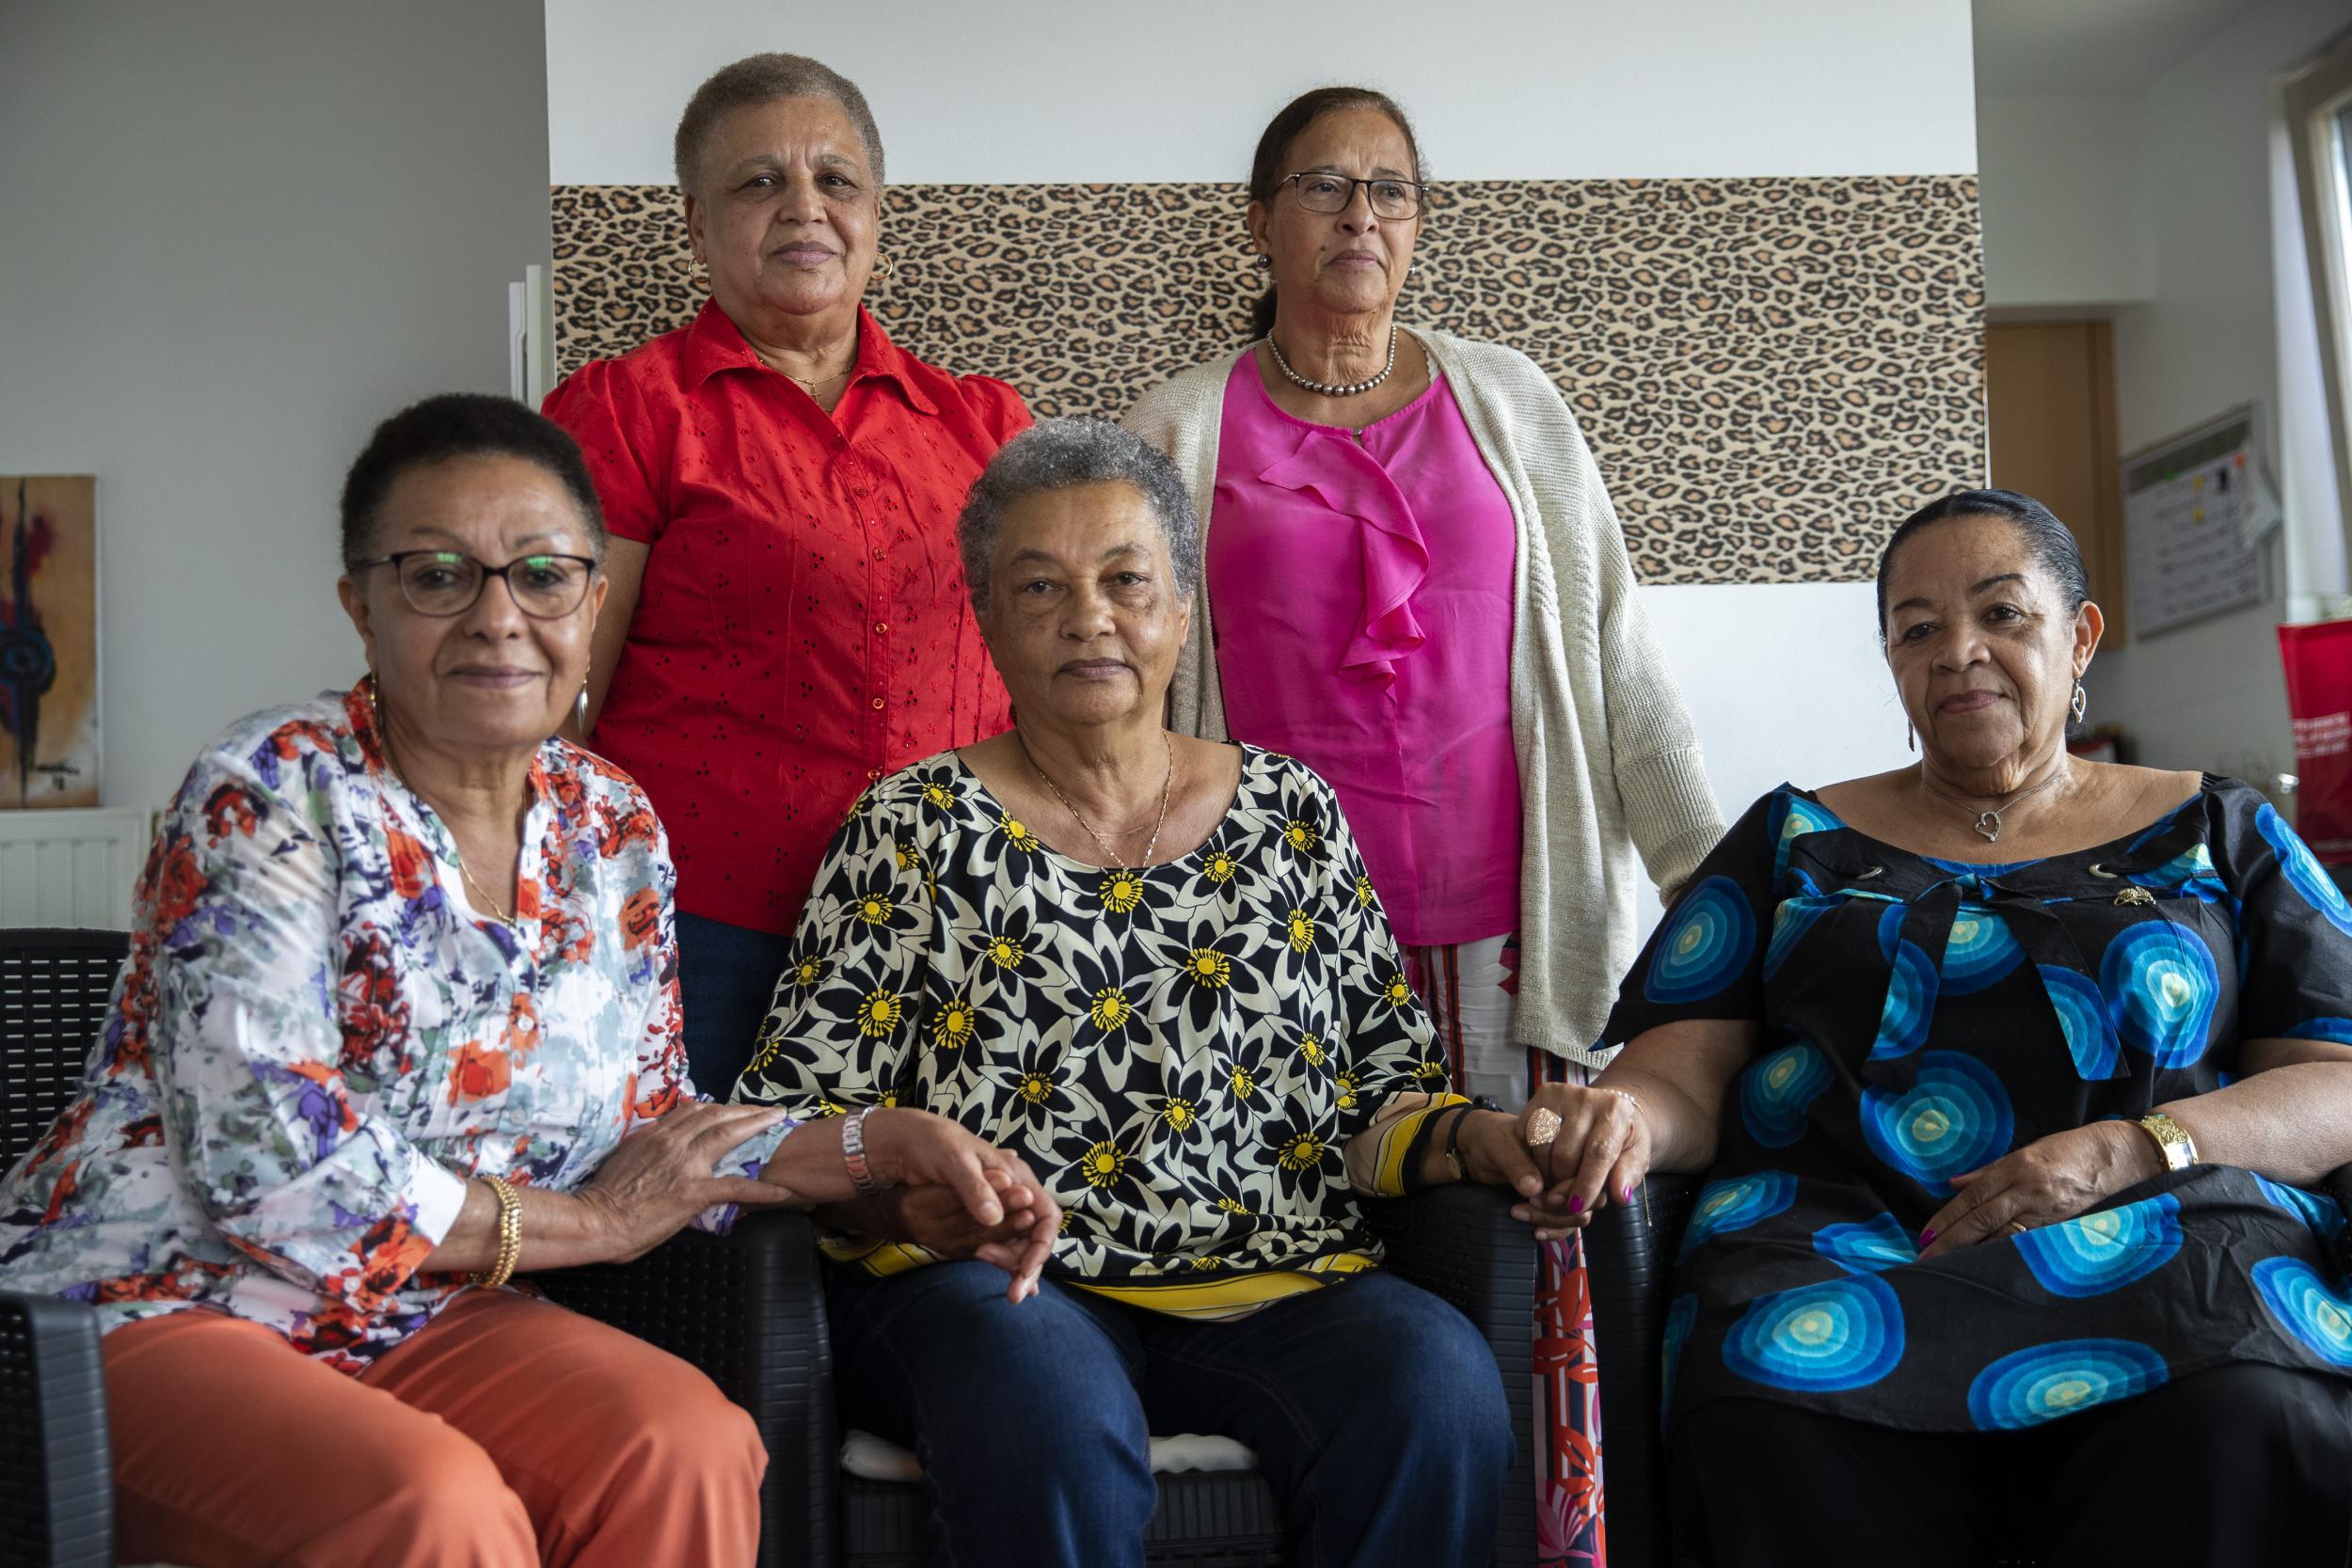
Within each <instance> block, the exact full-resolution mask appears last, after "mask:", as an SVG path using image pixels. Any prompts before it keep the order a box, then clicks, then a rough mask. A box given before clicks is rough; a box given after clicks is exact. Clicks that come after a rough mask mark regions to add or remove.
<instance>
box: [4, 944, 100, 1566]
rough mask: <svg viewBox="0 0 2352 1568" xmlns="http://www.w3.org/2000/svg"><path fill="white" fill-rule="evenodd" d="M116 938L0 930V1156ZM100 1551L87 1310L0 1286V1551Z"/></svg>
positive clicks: (93, 1328) (32, 1127)
mask: <svg viewBox="0 0 2352 1568" xmlns="http://www.w3.org/2000/svg"><path fill="white" fill-rule="evenodd" d="M129 945H130V944H129V941H128V939H127V938H125V937H124V936H123V935H122V933H121V932H119V931H8V932H0V1170H7V1169H8V1168H10V1167H12V1166H13V1165H15V1164H16V1163H17V1161H19V1160H20V1159H22V1158H24V1151H25V1150H26V1149H28V1148H32V1147H33V1145H34V1143H35V1142H36V1141H37V1140H38V1139H39V1138H40V1135H41V1133H42V1132H44V1131H45V1130H47V1128H48V1126H49V1123H50V1122H51V1121H52V1120H53V1119H55V1117H56V1114H57V1112H58V1111H60V1110H62V1109H63V1108H64V1107H65V1105H66V1104H67V1103H68V1102H69V1101H71V1100H72V1098H73V1090H74V1086H75V1085H77V1084H78V1083H79V1082H80V1080H81V1076H82V1064H83V1062H84V1061H85V1060H86V1059H87V1057H88V1055H89V1050H90V1042H91V1041H93V1040H95V1039H96V1038H97V1037H98V1029H99V1025H100V1024H101V1023H103V1022H104V1021H105V1017H106V998H107V995H108V993H109V992H111V991H112V990H113V989H114V982H115V972H116V971H117V970H119V969H120V968H121V967H122V956H123V954H124V952H125V951H127V950H128V948H129ZM114 1560H115V1550H114V1465H113V1462H112V1458H111V1455H110V1450H109V1449H108V1447H107V1443H106V1396H105V1386H104V1384H103V1381H102V1379H101V1376H100V1372H99V1362H98V1315H97V1314H96V1313H94V1312H92V1311H91V1310H90V1309H89V1308H88V1307H81V1306H77V1305H75V1304H74V1303H72V1302H65V1301H58V1300H56V1299H55V1298H53V1297H48V1296H26V1295H18V1294H14V1293H11V1292H5V1291H0V1563H6V1564H9V1565H10V1568H14V1565H15V1564H20V1563H22V1564H27V1565H34V1564H38V1565H40V1568H112V1565H113V1563H114Z"/></svg>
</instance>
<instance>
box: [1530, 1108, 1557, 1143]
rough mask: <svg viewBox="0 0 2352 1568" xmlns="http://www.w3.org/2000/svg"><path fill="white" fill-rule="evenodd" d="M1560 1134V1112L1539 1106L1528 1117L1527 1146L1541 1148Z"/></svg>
mask: <svg viewBox="0 0 2352 1568" xmlns="http://www.w3.org/2000/svg"><path fill="white" fill-rule="evenodd" d="M1559 1135H1560V1113H1559V1112H1557V1111H1552V1110H1547V1109H1544V1108H1542V1107H1540V1106H1539V1107H1537V1109H1536V1112H1535V1114H1534V1116H1532V1117H1528V1118H1527V1147H1528V1148H1543V1147H1544V1145H1546V1144H1548V1143H1549V1142H1551V1141H1552V1140H1553V1139H1554V1138H1557V1137H1558V1136H1559Z"/></svg>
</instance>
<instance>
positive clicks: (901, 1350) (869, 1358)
mask: <svg viewBox="0 0 2352 1568" xmlns="http://www.w3.org/2000/svg"><path fill="white" fill-rule="evenodd" d="M829 1298H830V1301H831V1306H832V1318H833V1337H834V1368H835V1375H836V1376H837V1378H838V1380H839V1383H838V1387H839V1400H840V1406H841V1418H842V1422H843V1424H844V1425H845V1426H858V1427H864V1428H865V1429H866V1430H867V1431H868V1432H872V1433H876V1434H878V1435H880V1436H883V1437H887V1438H889V1439H891V1440H892V1441H893V1442H897V1443H902V1444H904V1445H906V1446H907V1447H909V1448H912V1449H914V1452H915V1455H916V1457H917V1458H919V1459H920V1460H921V1461H922V1465H923V1486H924V1490H925V1491H926V1492H928V1493H929V1494H930V1506H931V1561H932V1563H933V1564H934V1565H939V1568H946V1565H948V1564H953V1565H956V1568H982V1565H987V1564H996V1563H1003V1564H1008V1565H1010V1564H1020V1565H1022V1568H1142V1563H1143V1560H1144V1557H1143V1536H1144V1529H1145V1528H1146V1527H1147V1526H1148V1525H1149V1524H1150V1523H1151V1520H1152V1506H1153V1503H1154V1502H1155V1500H1156V1495H1157V1488H1156V1485H1155V1483H1154V1482H1153V1481H1152V1471H1151V1465H1150V1463H1149V1460H1148V1457H1147V1450H1148V1444H1149V1440H1150V1435H1151V1433H1155V1432H1156V1433H1163V1434H1169V1433H1180V1432H1199V1433H1222V1434H1224V1435H1227V1436H1230V1437H1234V1438H1238V1439H1239V1440H1240V1441H1242V1442H1244V1443H1247V1444H1248V1445H1249V1447H1251V1448H1252V1449H1256V1450H1257V1453H1258V1463H1259V1465H1260V1466H1261V1468H1262V1469H1263V1472H1264V1474H1265V1478H1266V1480H1267V1481H1268V1482H1269V1483H1271V1484H1272V1486H1273V1488H1274V1492H1275V1495H1276V1496H1277V1497H1280V1498H1281V1499H1282V1506H1283V1516H1284V1523H1285V1528H1286V1531H1287V1534H1288V1537H1289V1544H1290V1549H1291V1552H1292V1555H1293V1560H1294V1561H1295V1562H1296V1563H1298V1564H1299V1568H1340V1565H1341V1564H1349V1565H1353V1568H1375V1565H1388V1564H1394V1565H1395V1568H1444V1565H1445V1564H1451V1563H1458V1564H1461V1565H1462V1568H1483V1565H1484V1564H1485V1563H1486V1561H1487V1560H1489V1559H1490V1558H1491V1557H1492V1556H1493V1553H1494V1536H1495V1510H1496V1506H1497V1500H1498V1498H1499V1497H1500V1496H1501V1494H1502V1485H1503V1481H1504V1478H1505V1477H1506V1476H1507V1475H1508V1474H1509V1473H1510V1468H1511V1462H1512V1458H1513V1451H1514V1450H1513V1444H1512V1433H1511V1419H1510V1414H1509V1410H1508V1407H1507V1406H1506V1405H1505V1404H1504V1403H1503V1397H1502V1376H1501V1374H1500V1373H1499V1372H1498V1371H1497V1370H1496V1367H1495V1359H1494V1355H1493V1353H1492V1352H1490V1351H1489V1350H1488V1349H1487V1346H1486V1341H1485V1340H1484V1339H1481V1338H1479V1337H1478V1334H1477V1331H1476V1330H1474V1329H1472V1328H1471V1327H1470V1323H1469V1320H1467V1319H1465V1318H1464V1317H1463V1316H1462V1315H1461V1314H1460V1313H1459V1312H1456V1311H1455V1310H1454V1308H1453V1307H1449V1306H1447V1305H1446V1304H1445V1303H1444V1302H1442V1301H1439V1300H1438V1298H1437V1297H1436V1296H1433V1295H1431V1294H1430V1293H1429V1292H1428V1291H1423V1290H1421V1289H1420V1288H1419V1287H1417V1286H1413V1285H1408V1284H1406V1282H1405V1281H1403V1280H1401V1279H1398V1278H1397V1277H1395V1276H1394V1275H1391V1274H1388V1273H1386V1272H1375V1273H1372V1274H1369V1275H1360V1276H1358V1277H1356V1278H1353V1279H1350V1280H1348V1281H1346V1282H1345V1283H1343V1284H1340V1285H1334V1286H1329V1287H1327V1288H1325V1289H1323V1290H1319V1291H1308V1292H1306V1293H1305V1294H1302V1295H1296V1296H1292V1297H1289V1298H1287V1299H1285V1300H1282V1301H1279V1302H1277V1303H1276V1304H1275V1305H1273V1306H1271V1307H1265V1308H1263V1309H1262V1310H1260V1311H1259V1312H1257V1313H1255V1314H1253V1315H1251V1316H1249V1317H1247V1318H1243V1319H1241V1320H1239V1321H1238V1322H1234V1323H1189V1322H1186V1321H1185V1320H1184V1319H1182V1318H1173V1317H1168V1316H1167V1315H1165V1314H1162V1313H1157V1312H1149V1311H1145V1310H1143V1309H1141V1308H1139V1307H1124V1306H1120V1305H1119V1304H1118V1303H1115V1302H1109V1301H1105V1300H1104V1299H1103V1298H1102V1297H1100V1296H1096V1295H1092V1294H1089V1292H1087V1291H1079V1290H1074V1289H1072V1288H1071V1287H1069V1286H1066V1285H1062V1284H1059V1283H1057V1282H1056V1281H1053V1280H1048V1281H1046V1283H1045V1286H1044V1289H1043V1290H1042V1291H1041V1292H1040V1293H1039V1294H1038V1295H1037V1296H1035V1297H1034V1298H1032V1299H1030V1300H1028V1301H1025V1302H1023V1303H1022V1304H1021V1305H1020V1306H1018V1307H1009V1306H1008V1305H1007V1304H1006V1302H1005V1276H1004V1275H1003V1274H1002V1273H1000V1272H999V1271H998V1270H996V1269H995V1268H993V1266H991V1265H989V1264H986V1263H980V1262H972V1261H967V1262H960V1263H935V1264H932V1265H930V1267H928V1268H919V1269H914V1270H910V1271H909V1272H907V1273H904V1274H898V1275H891V1276H889V1277H888V1278H884V1279H875V1278H871V1277H869V1276H867V1275H864V1274H862V1273H860V1272H858V1271H856V1270H852V1269H836V1270H834V1271H833V1281H832V1285H831V1288H830V1291H829ZM1513 1370H1514V1372H1515V1373H1517V1374H1518V1375H1522V1376H1523V1375H1525V1374H1524V1370H1522V1369H1516V1368H1515V1369H1513Z"/></svg>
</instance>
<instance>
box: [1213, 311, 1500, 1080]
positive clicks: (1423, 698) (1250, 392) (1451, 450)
mask: <svg viewBox="0 0 2352 1568" xmlns="http://www.w3.org/2000/svg"><path fill="white" fill-rule="evenodd" d="M1217 451H1218V462H1217V483H1216V499H1215V505H1216V514H1217V521H1218V527H1217V530H1216V532H1215V533H1212V534H1211V535H1209V538H1208V545H1207V571H1208V584H1209V592H1210V594H1212V595H1213V596H1214V597H1215V599H1216V610H1217V620H1218V630H1219V634H1220V635H1219V640H1218V643H1217V661H1218V663H1219V665H1220V666H1221V667H1222V668H1223V670H1224V671H1225V680H1224V687H1225V721H1226V724H1227V726H1228V727H1229V728H1230V729H1231V730H1232V733H1233V734H1234V735H1236V736H1248V738H1249V741H1250V743H1251V744H1252V745H1257V746H1263V747H1265V748H1267V749H1268V750H1270V751H1276V752H1284V753H1286V754H1288V755H1290V756H1295V757H1297V758H1299V759H1300V760H1301V761H1304V762H1306V763H1308V764H1309V765H1310V766H1311V767H1312V768H1314V769H1315V770H1316V771H1317V772H1319V773H1321V774H1322V775H1323V776H1324V778H1325V779H1327V780H1328V781H1329V782H1330V784H1331V785H1332V786H1333V787H1334V788H1335V789H1337V790H1338V791H1339V794H1340V800H1342V802H1343V804H1344V806H1345V808H1346V811H1347V820H1348V822H1349V824H1350V825H1351V826H1352V827H1353V828H1354V829H1355V831H1356V834H1357V837H1358V839H1359V841H1360V842H1361V843H1362V845H1363V847H1364V860H1365V863H1366V864H1367V865H1368V866H1369V867H1370V869H1371V872H1372V882H1373V886H1374V887H1375V888H1376V889H1377V890H1378V891H1379V894H1380V901H1381V903H1382V904H1383V905H1385V906H1386V907H1387V909H1388V911H1389V924H1390V925H1391V926H1392V927H1395V930H1396V934H1397V938H1398V940H1399V941H1401V942H1404V943H1406V946H1407V947H1408V948H1422V949H1433V948H1448V947H1462V946H1474V945H1476V944H1478V943H1480V942H1488V941H1490V940H1491V941H1492V942H1500V940H1501V939H1502V938H1503V937H1504V936H1505V935H1507V934H1508V933H1510V932H1512V931H1515V930H1517V929H1518V922H1519V768H1518V758H1517V757H1516V756H1515V755H1514V754H1513V753H1512V750H1511V694H1510V690H1509V688H1508V683H1507V682H1506V681H1504V680H1503V679H1502V678H1500V677H1501V676H1502V673H1503V672H1505V671H1507V670H1508V669H1509V668H1510V663H1511V574H1512V569H1513V567H1514V566H1515V564H1516V555H1517V551H1516V550H1515V548H1514V540H1513V536H1512V527H1511V504H1510V502H1508V501H1507V500H1505V499H1503V497H1502V491H1501V490H1499V489H1497V488H1496V487H1495V484H1494V482H1493V481H1492V480H1490V479H1489V478H1488V477H1487V475H1486V464H1485V462H1484V461H1483V460H1482V459H1481V458H1480V457H1479V455H1478V445H1477V443H1476V442H1474V441H1473V440H1471V439H1470V427H1469V426H1468V425H1466V424H1464V423H1463V422H1462V411H1461V409H1460V407H1459V406H1457V405H1456V404H1455V403H1454V399H1453V398H1451V397H1450V396H1448V395H1447V393H1446V387H1445V383H1444V382H1443V381H1442V380H1438V379H1434V378H1433V379H1432V380H1431V381H1430V383H1429V385H1428V386H1427V387H1425V388H1422V390H1421V392H1420V393H1418V394H1417V395H1416V396H1415V397H1414V398H1413V400H1412V401H1411V402H1410V403H1407V404H1406V405H1405V406H1404V407H1402V408H1400V409H1398V410H1397V411H1396V412H1395V413H1393V414H1391V415H1389V416H1388V417H1387V418H1385V419H1381V420H1375V421H1374V422H1372V423H1370V424H1367V425H1366V426H1364V427H1363V429H1361V430H1353V429H1349V428H1347V427H1345V426H1341V425H1327V424H1317V423H1315V422H1314V421H1312V420H1302V419H1300V418H1298V417H1297V416H1296V415H1294V414H1288V413H1285V412H1284V411H1283V410H1282V409H1281V408H1280V407H1279V405H1277V404H1276V403H1275V401H1274V400H1273V398H1271V397H1269V396H1268V395H1267V393H1266V389H1265V387H1264V385H1263V382H1262V381H1261V380H1260V379H1259V376H1258V370H1257V366H1256V365H1255V364H1254V363H1253V362H1252V361H1251V360H1250V359H1249V358H1248V356H1244V357H1243V358H1242V359H1241V360H1240V361H1239V362H1237V363H1236V364H1235V365H1234V367H1233V370H1232V375H1231V376H1230V378H1229V379H1228V381H1227V385H1226V389H1225V416H1224V420H1223V428H1222V430H1221V431H1220V432H1219V435H1218V438H1217ZM1417 503H1418V504H1417ZM1359 580H1360V581H1361V583H1362V591H1361V592H1360V593H1358V592H1355V591H1354V588H1355V584H1356V583H1357V582H1358V581H1359ZM1325 585H1334V586H1336V585H1344V586H1345V588H1346V589H1347V590H1348V591H1345V592H1312V591H1309V590H1310V589H1313V588H1321V587H1323V586H1325ZM1309 650H1311V651H1312V652H1313V653H1314V655H1315V656H1316V657H1317V659H1318V662H1319V663H1320V664H1321V665H1323V666H1324V667H1325V669H1324V670H1301V669H1300V668H1299V661H1300V655H1301V653H1302V652H1303V651H1309ZM1326 670H1327V671H1328V673H1329V675H1330V676H1331V677H1333V678H1312V677H1313V676H1316V675H1322V674H1324V673H1325V671H1326ZM1494 994H1495V996H1496V997H1497V998H1500V997H1502V994H1503V993H1502V991H1500V990H1498V991H1496V992H1495V993H1494ZM1456 1022H1458V1021H1456ZM1454 1048H1455V1053H1456V1055H1457V1056H1458V1055H1459V1054H1460V1042H1459V1039H1458V1037H1457V1038H1456V1039H1455V1041H1454ZM1459 1065H1460V1066H1461V1067H1462V1068H1463V1069H1465V1074H1466V1079H1465V1081H1466V1083H1467V1085H1468V1086H1469V1087H1470V1089H1471V1091H1472V1092H1474V1093H1481V1094H1487V1095H1492V1096H1496V1097H1498V1098H1505V1097H1507V1098H1509V1099H1510V1100H1511V1101H1513V1103H1514V1104H1516V1103H1517V1102H1518V1101H1519V1100H1522V1099H1524V1098H1525V1097H1526V1088H1525V1084H1524V1072H1523V1070H1522V1072H1521V1073H1519V1074H1516V1075H1515V1074H1513V1073H1512V1072H1511V1071H1509V1070H1508V1068H1509V1064H1508V1063H1507V1062H1499V1061H1496V1060H1494V1059H1492V1058H1491V1057H1490V1056H1489V1054H1488V1053H1480V1054H1479V1056H1478V1057H1477V1058H1475V1059H1471V1060H1469V1061H1466V1062H1462V1063H1460V1064H1459Z"/></svg>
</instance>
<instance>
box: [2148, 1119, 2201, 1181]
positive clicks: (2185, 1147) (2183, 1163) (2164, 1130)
mask: <svg viewBox="0 0 2352 1568" xmlns="http://www.w3.org/2000/svg"><path fill="white" fill-rule="evenodd" d="M2139 1130H2140V1131H2141V1132H2145V1133H2147V1134H2148V1135H2149V1136H2150V1137H2152V1138H2153V1139H2155V1140H2156V1153H2157V1155H2158V1156H2159V1157H2160V1158H2161V1159H2162V1160H2163V1161H2164V1168H2165V1169H2166V1170H2186V1169H2188V1167H2189V1166H2191V1165H2193V1164H2196V1163H2197V1141H2196V1140H2195V1139H2194V1138H2191V1137H2190V1136H2189V1135H2188V1129H2187V1128H2185V1127H2183V1126H2182V1125H2181V1124H2180V1123H2179V1122H2177V1121H2174V1120H2173V1119H2172V1118H2171V1117H2168V1116H2166V1115H2165V1114H2164V1113H2163V1112H2162V1111H2151V1112H2149V1113H2148V1114H2147V1115H2146V1116H2144V1117H2140V1118H2139Z"/></svg>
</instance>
